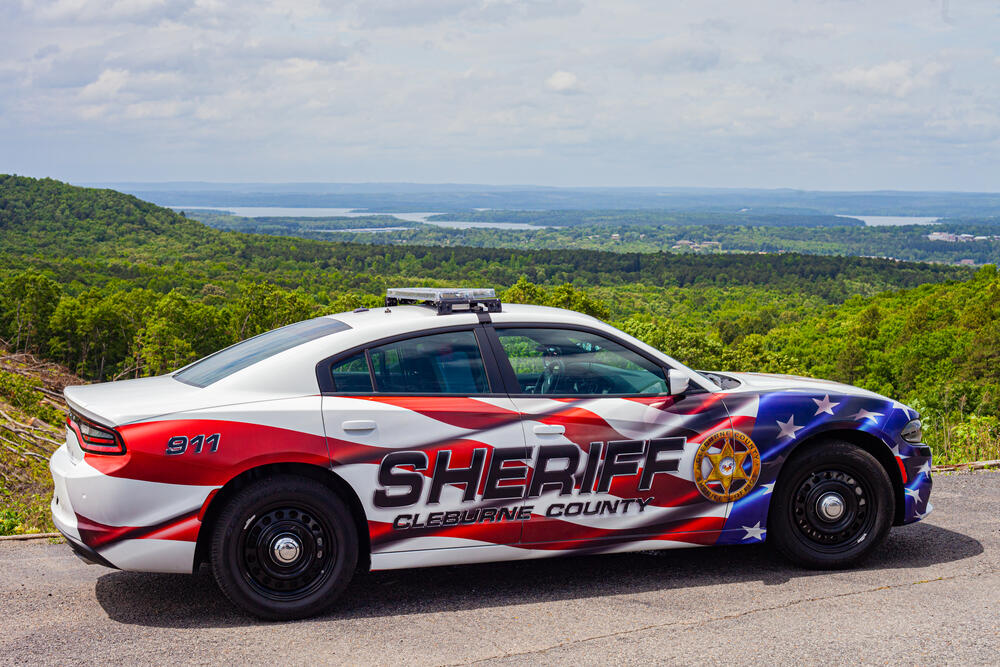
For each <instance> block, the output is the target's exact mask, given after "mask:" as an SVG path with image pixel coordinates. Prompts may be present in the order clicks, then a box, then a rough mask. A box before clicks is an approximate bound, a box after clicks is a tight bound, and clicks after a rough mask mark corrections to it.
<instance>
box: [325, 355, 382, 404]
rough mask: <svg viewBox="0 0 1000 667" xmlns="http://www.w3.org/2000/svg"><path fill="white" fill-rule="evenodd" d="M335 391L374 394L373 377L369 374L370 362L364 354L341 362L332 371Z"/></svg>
mask: <svg viewBox="0 0 1000 667" xmlns="http://www.w3.org/2000/svg"><path fill="white" fill-rule="evenodd" d="M330 375H332V376H333V390H334V391H339V392H349V393H352V394H353V393H357V394H370V393H371V392H372V376H371V375H370V374H369V373H368V360H367V359H365V353H364V352H358V353H357V354H355V355H354V356H351V357H348V358H347V359H344V360H343V361H339V362H337V363H336V364H334V365H333V368H331V369H330Z"/></svg>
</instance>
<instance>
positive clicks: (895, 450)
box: [892, 445, 910, 460]
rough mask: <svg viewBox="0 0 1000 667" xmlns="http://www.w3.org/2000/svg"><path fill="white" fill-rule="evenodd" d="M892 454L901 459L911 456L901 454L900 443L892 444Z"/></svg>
mask: <svg viewBox="0 0 1000 667" xmlns="http://www.w3.org/2000/svg"><path fill="white" fill-rule="evenodd" d="M892 455H893V456H895V457H896V458H897V459H900V460H902V459H908V458H910V455H909V454H900V453H899V445H893V446H892Z"/></svg>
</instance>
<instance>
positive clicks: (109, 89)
mask: <svg viewBox="0 0 1000 667" xmlns="http://www.w3.org/2000/svg"><path fill="white" fill-rule="evenodd" d="M127 81H128V72H127V71H125V70H123V69H106V70H104V71H103V72H101V75H100V76H98V77H97V80H96V81H94V82H93V83H89V84H87V85H86V86H84V87H83V89H82V90H81V91H80V99H83V100H95V101H105V100H108V99H110V98H112V97H114V96H115V95H117V94H118V91H119V90H121V89H122V86H124V85H125V84H126V82H127Z"/></svg>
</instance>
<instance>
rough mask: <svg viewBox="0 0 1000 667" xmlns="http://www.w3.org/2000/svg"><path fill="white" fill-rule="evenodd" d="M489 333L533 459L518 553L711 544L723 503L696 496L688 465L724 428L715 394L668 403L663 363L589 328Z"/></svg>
mask: <svg viewBox="0 0 1000 667" xmlns="http://www.w3.org/2000/svg"><path fill="white" fill-rule="evenodd" d="M496 334H497V338H498V341H499V346H498V347H499V348H500V349H502V350H503V353H504V356H505V357H506V360H507V361H509V363H510V368H509V369H504V371H505V372H506V373H507V376H508V381H510V378H511V373H512V376H513V379H514V380H515V381H516V387H515V388H514V391H512V399H513V401H514V404H515V405H516V407H517V409H518V410H519V411H520V412H521V414H522V418H523V428H524V433H525V438H526V442H527V445H528V448H529V454H530V456H531V458H532V466H533V472H532V478H531V482H530V484H529V485H528V489H527V491H526V498H525V504H526V505H527V506H530V507H531V519H530V520H529V521H528V522H527V523H526V524H525V525H524V536H523V538H522V543H523V544H524V545H525V546H531V547H532V548H545V549H573V548H577V547H585V546H586V547H598V548H607V549H614V548H615V547H616V545H620V544H623V543H626V542H634V541H636V540H639V541H646V540H648V541H650V546H651V547H652V546H662V545H663V544H664V543H663V540H678V541H683V542H693V543H711V542H714V541H715V539H716V538H717V536H718V534H719V531H720V530H722V527H723V524H724V523H725V517H726V511H727V503H726V502H713V501H711V500H709V499H707V498H706V497H705V496H704V495H703V494H702V493H701V492H699V490H698V487H697V485H696V483H695V480H694V465H695V458H696V455H697V453H698V450H699V448H700V447H701V445H702V443H703V442H704V441H705V439H706V438H709V437H711V436H713V434H717V433H719V434H721V433H723V432H725V431H727V430H728V429H729V428H730V424H731V422H730V419H729V415H728V412H727V411H726V408H725V406H724V404H723V403H722V401H721V400H719V396H718V395H716V394H712V393H706V392H703V391H702V392H701V393H693V392H692V393H688V394H682V395H680V396H670V395H669V394H668V385H667V381H666V374H665V372H664V369H663V367H661V366H660V365H659V364H658V363H657V362H655V361H654V360H651V359H649V358H647V357H646V356H644V355H643V354H640V353H639V352H638V351H637V350H636V349H632V348H631V347H629V346H627V345H626V344H623V343H621V342H617V341H614V340H611V339H610V338H607V337H605V336H603V335H601V334H598V333H596V332H593V331H585V330H576V329H568V328H542V327H528V326H523V327H501V326H499V325H498V326H497V328H496ZM504 361H505V360H504V359H501V360H500V363H501V364H502V363H503V362H504ZM709 449H711V451H712V452H716V451H717V449H716V448H711V447H709ZM703 458H704V457H703Z"/></svg>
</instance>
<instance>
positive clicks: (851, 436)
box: [793, 429, 906, 526]
mask: <svg viewBox="0 0 1000 667" xmlns="http://www.w3.org/2000/svg"><path fill="white" fill-rule="evenodd" d="M830 439H837V440H843V441H845V442H849V443H851V444H852V445H855V446H857V447H860V448H861V449H863V450H865V451H866V452H868V453H869V454H871V455H872V456H874V457H875V460H876V461H878V462H879V463H880V464H881V465H882V468H884V469H885V472H886V474H887V475H889V481H890V482H892V496H893V501H894V502H893V505H894V507H895V512H894V516H893V525H896V526H898V525H899V524H900V523H902V521H903V514H904V512H905V511H906V505H905V500H904V498H905V496H904V495H903V475H902V473H900V471H899V465H898V464H897V463H896V457H895V456H893V455H892V450H890V449H889V447H887V446H886V444H885V443H884V442H883V441H882V440H880V439H879V438H878V436H875V435H872V434H871V433H866V432H864V431H854V430H850V429H837V430H833V431H823V432H822V433H817V434H816V435H814V436H812V437H810V438H808V439H807V440H803V441H802V443H800V444H799V445H798V447H796V448H795V450H794V452H793V453H795V452H799V451H801V450H802V449H803V448H805V447H809V446H814V445H816V444H817V443H819V442H822V441H823V440H830Z"/></svg>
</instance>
